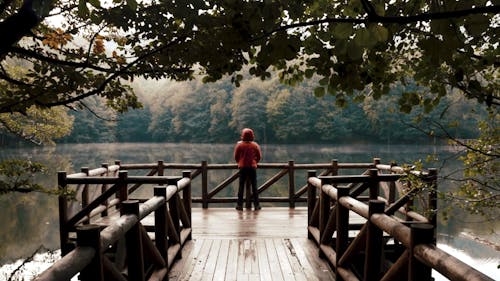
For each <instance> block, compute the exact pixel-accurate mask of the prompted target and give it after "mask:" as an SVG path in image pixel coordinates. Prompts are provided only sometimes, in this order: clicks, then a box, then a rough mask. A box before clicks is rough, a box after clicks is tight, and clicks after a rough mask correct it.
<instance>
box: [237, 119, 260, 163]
mask: <svg viewBox="0 0 500 281" xmlns="http://www.w3.org/2000/svg"><path fill="white" fill-rule="evenodd" d="M254 138H255V137H254V134H253V131H252V129H248V128H245V129H243V130H242V131H241V141H239V142H238V143H237V144H236V146H235V148H234V160H236V162H237V163H238V168H243V167H252V168H257V163H259V161H260V159H261V158H262V152H261V151H260V146H259V145H258V144H257V143H256V142H254V141H253V140H254Z"/></svg>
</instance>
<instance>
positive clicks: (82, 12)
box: [78, 0, 90, 18]
mask: <svg viewBox="0 0 500 281" xmlns="http://www.w3.org/2000/svg"><path fill="white" fill-rule="evenodd" d="M89 14H90V12H89V8H88V7H87V1H86V0H79V1H78V15H79V16H80V17H82V18H85V17H88V15H89Z"/></svg>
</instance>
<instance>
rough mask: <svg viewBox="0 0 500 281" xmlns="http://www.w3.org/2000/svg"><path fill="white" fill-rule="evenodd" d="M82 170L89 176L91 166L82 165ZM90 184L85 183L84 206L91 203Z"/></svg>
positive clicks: (83, 192)
mask: <svg viewBox="0 0 500 281" xmlns="http://www.w3.org/2000/svg"><path fill="white" fill-rule="evenodd" d="M80 171H81V172H82V173H84V174H85V175H87V177H88V176H89V167H82V168H81V169H80ZM89 199H90V198H89V184H88V183H86V184H84V185H83V189H82V208H85V207H87V206H88V205H89Z"/></svg>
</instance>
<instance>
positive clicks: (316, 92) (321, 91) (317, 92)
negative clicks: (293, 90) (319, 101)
mask: <svg viewBox="0 0 500 281" xmlns="http://www.w3.org/2000/svg"><path fill="white" fill-rule="evenodd" d="M324 95H325V87H316V88H314V96H316V97H318V98H321V97H323V96H324Z"/></svg>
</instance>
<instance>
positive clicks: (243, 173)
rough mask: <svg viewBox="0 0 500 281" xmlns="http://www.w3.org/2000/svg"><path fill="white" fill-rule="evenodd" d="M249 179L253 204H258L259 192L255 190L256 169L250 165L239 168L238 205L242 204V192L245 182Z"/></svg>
mask: <svg viewBox="0 0 500 281" xmlns="http://www.w3.org/2000/svg"><path fill="white" fill-rule="evenodd" d="M247 181H249V182H250V185H251V186H252V194H253V204H254V206H259V192H258V191H257V169H256V168H252V167H243V168H240V182H239V184H240V185H239V188H238V206H243V192H244V191H245V183H246V182H247Z"/></svg>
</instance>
